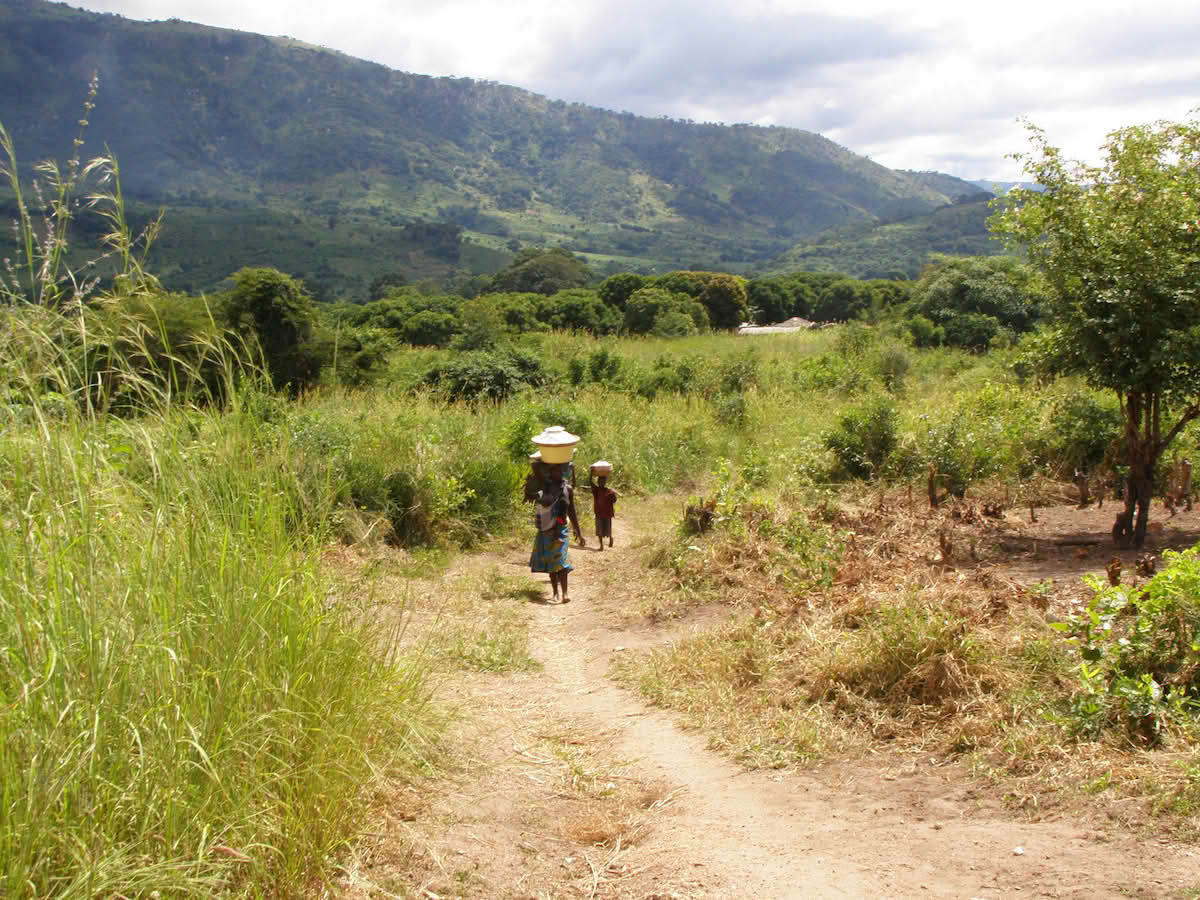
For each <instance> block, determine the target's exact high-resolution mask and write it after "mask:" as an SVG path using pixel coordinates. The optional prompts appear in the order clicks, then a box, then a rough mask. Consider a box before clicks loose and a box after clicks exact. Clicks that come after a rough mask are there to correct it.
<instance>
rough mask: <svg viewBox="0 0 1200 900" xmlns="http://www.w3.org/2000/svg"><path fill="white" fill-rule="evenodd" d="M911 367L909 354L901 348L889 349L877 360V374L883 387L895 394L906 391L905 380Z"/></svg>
mask: <svg viewBox="0 0 1200 900" xmlns="http://www.w3.org/2000/svg"><path fill="white" fill-rule="evenodd" d="M910 367H911V364H910V363H909V360H908V354H907V353H905V352H904V351H903V350H901V349H900V348H899V347H888V348H887V349H886V350H884V351H883V352H882V353H880V354H879V356H878V358H877V359H876V360H875V373H876V374H877V375H878V376H879V380H880V381H882V382H883V386H884V387H885V388H886V389H887V390H888V391H889V392H891V393H893V394H899V393H901V392H902V391H903V390H904V378H905V376H906V375H908V370H909V368H910Z"/></svg>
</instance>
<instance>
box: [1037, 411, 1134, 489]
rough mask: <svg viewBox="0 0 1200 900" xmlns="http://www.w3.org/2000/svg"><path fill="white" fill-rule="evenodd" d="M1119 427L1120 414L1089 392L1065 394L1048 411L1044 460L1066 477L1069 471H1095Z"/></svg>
mask: <svg viewBox="0 0 1200 900" xmlns="http://www.w3.org/2000/svg"><path fill="white" fill-rule="evenodd" d="M1121 428H1122V420H1121V411H1120V410H1119V409H1117V408H1116V407H1115V406H1108V405H1105V404H1103V403H1101V402H1100V401H1099V400H1098V399H1097V398H1096V395H1095V394H1092V393H1091V392H1089V391H1082V390H1080V391H1074V392H1072V393H1070V394H1067V395H1065V396H1063V397H1061V398H1059V399H1058V400H1057V401H1056V402H1055V404H1054V406H1053V408H1052V411H1051V424H1050V436H1049V441H1048V443H1049V446H1048V447H1047V448H1046V456H1047V460H1046V461H1047V462H1048V463H1050V464H1052V465H1056V466H1058V467H1060V469H1061V470H1062V471H1064V472H1066V473H1067V474H1070V472H1071V471H1072V470H1073V469H1080V470H1083V471H1087V470H1089V469H1092V468H1095V467H1096V466H1098V465H1100V464H1101V463H1102V462H1104V459H1105V456H1106V454H1107V453H1108V450H1109V448H1110V447H1111V446H1112V445H1113V443H1114V442H1116V441H1117V440H1119V439H1120V436H1121Z"/></svg>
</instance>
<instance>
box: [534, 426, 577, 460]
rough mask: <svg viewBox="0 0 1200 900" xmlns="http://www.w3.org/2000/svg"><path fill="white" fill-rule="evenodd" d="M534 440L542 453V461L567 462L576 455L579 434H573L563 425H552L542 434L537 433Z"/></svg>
mask: <svg viewBox="0 0 1200 900" xmlns="http://www.w3.org/2000/svg"><path fill="white" fill-rule="evenodd" d="M533 442H534V443H535V444H537V448H538V452H540V453H541V454H542V462H545V463H551V464H554V463H565V462H570V461H571V457H572V456H574V455H575V445H576V444H578V443H579V435H577V434H571V432H569V431H567V429H565V428H563V427H562V426H561V425H551V426H550V427H549V428H547V429H546V430H545V431H543V432H542V433H541V434H538V435H535V436H534V438H533Z"/></svg>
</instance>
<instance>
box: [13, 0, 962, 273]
mask: <svg viewBox="0 0 1200 900" xmlns="http://www.w3.org/2000/svg"><path fill="white" fill-rule="evenodd" d="M0 50H2V51H3V52H2V53H0V60H7V63H0V109H2V110H3V115H0V120H3V121H4V122H5V125H6V126H7V127H8V128H9V131H10V132H11V133H12V134H13V136H14V139H15V140H16V142H17V145H18V152H19V153H20V154H21V156H22V159H23V160H24V161H26V162H29V161H32V160H35V159H42V158H45V157H48V156H54V155H55V154H56V153H61V151H62V148H63V147H69V146H70V140H71V138H73V137H74V134H75V131H76V130H77V126H76V125H75V119H76V118H77V114H75V112H74V111H75V110H77V109H78V106H79V97H80V96H81V94H82V87H83V85H85V84H86V82H87V79H88V78H89V77H90V73H91V71H92V70H95V71H97V72H98V73H99V78H100V95H99V100H98V103H97V107H96V109H95V110H94V111H93V113H92V115H91V116H90V120H91V121H90V124H89V126H88V134H87V137H88V140H89V144H94V143H96V142H97V141H103V142H105V143H108V144H109V145H110V146H111V147H112V149H113V151H114V152H115V153H116V155H117V156H118V158H119V159H120V161H121V165H122V175H123V179H124V181H125V186H126V190H127V191H128V193H129V194H130V195H131V196H132V197H134V198H136V199H138V200H141V201H144V202H145V203H147V204H159V203H165V204H166V205H168V206H169V207H171V209H172V212H169V213H168V220H167V221H168V226H171V218H172V216H173V215H175V212H179V213H180V214H179V215H177V216H176V218H177V224H176V225H175V226H173V227H175V228H176V230H177V231H178V230H180V229H182V230H184V231H186V232H187V234H188V235H191V236H192V238H191V240H192V241H193V242H194V243H196V244H197V245H198V249H197V252H196V253H194V254H193V255H192V257H191V258H188V257H187V254H186V250H185V245H186V244H187V243H188V241H186V240H183V239H181V240H179V241H177V242H176V243H175V244H174V245H173V246H174V249H171V250H170V252H169V253H167V254H166V256H164V257H163V258H162V259H161V262H162V263H163V264H164V268H165V270H166V273H167V274H166V283H168V284H171V285H173V286H177V287H180V288H183V289H198V288H199V289H203V288H207V287H211V286H212V284H213V283H214V281H219V279H220V278H223V277H224V275H227V274H228V272H223V273H222V272H220V271H219V269H220V267H222V266H224V265H235V267H236V264H238V263H240V264H272V265H277V266H278V267H280V268H284V269H288V270H290V271H293V272H294V273H295V274H299V275H301V276H303V277H306V279H307V280H309V281H312V282H314V283H325V284H327V285H328V286H329V289H330V290H333V291H334V292H335V293H353V292H354V291H358V290H361V288H362V287H363V285H365V284H366V282H367V281H369V279H370V277H371V273H372V271H375V272H376V273H377V272H378V270H379V268H380V265H381V264H380V263H378V262H376V261H374V259H362V257H364V256H367V257H372V258H373V257H378V256H380V255H383V256H390V257H392V258H393V261H394V262H395V263H396V264H397V265H399V267H400V268H402V269H408V270H410V271H411V274H413V275H414V276H421V275H429V276H433V277H442V278H449V277H452V276H455V275H457V276H460V277H464V278H465V277H468V276H471V275H478V274H482V272H483V271H485V270H487V269H489V268H490V269H492V270H494V269H495V268H496V267H498V266H499V265H500V264H501V263H502V260H503V257H504V255H505V254H510V253H511V252H513V250H514V249H515V248H517V247H519V246H530V245H539V246H565V247H567V248H569V249H571V250H573V251H574V252H578V253H581V254H583V255H585V256H586V257H587V258H589V261H590V262H592V263H593V264H595V265H597V266H599V267H600V268H601V270H603V269H604V268H605V267H607V268H609V269H613V268H615V267H619V268H630V269H641V270H655V269H658V270H661V269H664V268H679V267H697V266H700V267H706V268H725V269H727V270H730V271H749V270H752V269H755V268H762V267H764V266H767V265H768V264H770V263H771V262H772V261H773V260H776V259H777V258H779V257H781V256H782V255H784V254H785V253H786V252H787V251H788V250H789V249H790V248H791V247H793V246H795V245H797V244H799V243H801V242H804V241H810V240H812V239H813V238H815V237H816V236H818V235H820V234H822V233H827V232H829V231H830V230H831V229H833V230H838V229H846V228H852V227H870V226H873V225H877V224H880V223H885V222H896V221H903V220H909V219H912V218H914V217H920V216H923V215H927V214H930V213H932V212H934V211H935V210H937V209H940V208H943V207H945V206H949V205H952V204H953V203H954V202H955V201H956V200H957V199H960V198H959V196H956V195H952V193H954V192H955V191H957V190H958V189H959V188H961V191H958V193H961V194H966V193H968V192H971V191H977V190H978V189H977V188H976V187H975V186H973V185H971V184H969V183H968V182H965V181H962V180H960V179H953V177H952V176H939V178H938V179H937V180H934V179H929V178H920V177H914V175H915V174H919V173H906V172H903V171H899V170H892V169H888V168H886V167H884V166H882V165H879V164H877V163H875V162H873V161H871V160H869V159H866V158H865V157H862V156H859V155H857V154H854V153H853V152H852V151H850V150H848V149H847V148H845V147H841V146H840V145H838V144H836V143H834V142H833V141H831V140H829V139H827V138H825V137H822V136H821V135H818V134H815V133H813V132H807V131H803V130H801V129H791V128H782V127H777V126H774V127H773V126H755V125H715V124H707V123H694V122H688V121H683V120H676V119H665V118H660V119H648V118H643V117H638V116H634V115H633V114H632V113H622V112H613V111H609V110H602V109H599V108H597V107H591V106H587V105H585V104H578V103H566V102H565V101H561V100H554V99H551V98H549V97H545V96H543V95H540V94H535V93H533V92H530V91H525V90H523V89H521V88H516V87H511V86H508V85H502V84H498V83H496V82H490V81H477V80H475V79H469V78H454V77H434V76H428V75H420V74H416V73H408V72H401V71H399V70H394V69H389V68H387V67H386V66H383V65H381V64H379V63H373V62H368V61H364V60H358V59H355V58H354V57H351V56H349V55H347V54H344V53H342V52H340V51H337V50H331V49H328V48H324V47H315V46H313V45H311V44H306V43H304V42H301V41H297V40H295V39H292V38H288V37H268V36H264V35H258V34H253V33H251V32H241V31H234V30H231V29H220V28H213V27H210V26H204V25H197V24H194V23H188V22H182V21H179V20H170V19H169V20H164V21H159V22H137V21H134V20H130V19H126V18H124V17H121V16H117V15H114V14H111V13H93V12H88V11H84V10H77V9H74V8H72V7H70V6H68V5H66V4H58V3H49V2H46V0H10V2H9V3H8V4H6V5H5V6H4V7H0ZM47 72H53V73H55V75H54V76H53V77H52V78H47V77H46V74H45V73H47ZM946 179H950V180H949V181H947V180H946ZM947 188H950V189H951V192H950V193H948V192H947ZM235 210H236V212H237V217H240V219H241V220H244V221H245V222H246V223H247V224H246V227H247V228H248V229H250V228H252V224H253V220H254V218H255V216H256V215H257V216H258V217H259V218H260V219H261V221H260V222H259V223H258V226H257V227H258V229H259V231H260V232H261V233H262V234H261V235H260V236H265V235H267V234H270V233H272V232H274V233H279V231H280V230H281V229H287V228H288V227H294V228H295V229H296V230H297V241H298V246H296V247H291V246H290V245H288V240H284V241H283V242H282V243H283V244H284V245H288V246H286V247H283V248H282V249H280V251H279V252H278V253H277V254H276V255H275V258H274V259H268V258H265V257H270V256H271V254H270V253H269V252H267V251H266V250H264V249H259V250H257V251H256V252H255V253H253V254H251V253H243V254H239V253H236V252H232V253H231V252H227V251H224V250H222V251H219V252H218V250H217V249H215V248H214V247H213V246H212V241H211V240H208V239H206V238H204V236H203V232H204V228H205V226H204V221H205V213H207V214H208V215H209V218H210V220H211V222H212V223H214V224H212V225H211V226H210V228H218V229H219V228H220V227H221V225H220V223H221V222H222V221H224V220H225V219H228V218H230V216H231V215H232V212H233V211H235ZM226 214H230V215H226ZM422 223H424V224H436V223H440V224H445V225H451V226H454V227H457V228H459V229H461V230H462V235H463V236H464V238H465V241H464V244H463V248H464V250H465V251H466V253H465V256H464V255H460V256H459V257H458V258H454V259H451V258H448V257H447V256H446V254H444V253H443V254H442V255H441V256H438V254H436V253H429V252H427V249H428V248H423V247H422V246H421V244H420V241H414V240H410V239H409V238H412V234H413V232H412V226H414V225H419V224H422ZM185 224H186V227H185ZM405 229H408V238H405V237H404V233H405ZM195 235H199V236H198V237H196V236H195ZM243 243H245V244H247V245H253V244H256V243H257V244H262V243H263V241H256V240H246V241H243ZM468 244H470V245H471V246H469V247H468V246H467V245H468ZM199 245H202V246H199ZM168 249H169V248H168ZM380 251H382V253H381V252H380ZM206 254H207V256H215V257H218V258H217V259H214V260H213V261H212V262H211V263H204V262H203V259H205V258H206ZM910 268H911V267H910Z"/></svg>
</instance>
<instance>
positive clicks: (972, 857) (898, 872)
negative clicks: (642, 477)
mask: <svg viewBox="0 0 1200 900" xmlns="http://www.w3.org/2000/svg"><path fill="white" fill-rule="evenodd" d="M1116 512H1117V509H1116V507H1115V505H1113V504H1106V506H1105V508H1104V509H1103V510H1095V509H1092V510H1083V511H1080V510H1075V509H1073V508H1070V507H1063V508H1056V509H1042V510H1038V511H1037V515H1038V522H1037V523H1032V522H1029V521H1028V511H1026V519H1025V521H1021V520H1020V519H1019V518H1018V517H1014V518H1013V519H1012V521H1011V522H1010V523H1005V529H1004V530H1005V531H1006V533H1008V532H1010V533H1011V540H1012V542H1013V544H1012V547H1011V548H1010V550H1011V553H1012V561H1011V562H1012V573H1013V575H1014V576H1020V577H1021V578H1023V579H1024V580H1026V581H1028V582H1032V581H1037V580H1041V579H1045V578H1055V579H1076V578H1077V577H1078V575H1079V573H1080V572H1082V571H1096V572H1102V571H1103V567H1104V565H1105V564H1106V563H1107V562H1108V561H1109V559H1110V558H1111V556H1112V555H1114V554H1113V551H1112V548H1111V543H1109V542H1108V541H1107V529H1108V528H1109V527H1110V526H1111V521H1112V517H1113V515H1115V514H1116ZM1158 518H1160V519H1161V518H1163V517H1162V516H1158ZM1009 526H1011V527H1009ZM634 529H636V525H634V526H630V525H629V524H628V523H627V522H626V521H625V520H624V519H621V518H618V519H617V520H616V528H615V536H616V543H617V546H616V547H615V548H614V549H613V550H611V551H610V550H606V551H604V553H603V554H600V553H598V552H596V551H595V549H594V544H595V539H594V538H592V539H591V542H592V545H593V547H592V548H590V549H586V550H572V556H573V560H574V562H575V565H576V573H575V574H574V575H573V577H572V583H571V593H572V602H571V603H570V604H569V605H561V604H559V605H555V604H551V603H550V602H549V590H548V586H546V589H545V590H544V591H543V594H542V596H540V597H538V598H537V599H535V600H531V602H530V603H529V612H530V615H531V617H532V639H531V648H530V649H531V652H532V655H533V656H534V657H536V658H537V659H538V660H539V661H540V662H541V664H542V669H541V671H536V672H526V673H517V674H507V675H495V674H467V675H456V676H453V677H451V678H449V679H448V680H447V681H446V682H445V684H444V685H443V686H442V698H443V700H444V701H446V702H449V703H451V704H453V705H455V706H456V707H457V708H458V709H459V710H460V712H461V713H462V715H461V716H460V717H459V720H458V723H457V725H456V726H455V729H454V731H453V733H452V736H451V742H452V744H453V745H454V746H457V747H460V748H463V750H462V751H461V755H460V757H459V758H458V762H457V763H456V765H455V766H454V767H453V769H452V771H450V772H449V773H448V774H447V775H446V776H445V777H444V778H443V779H441V780H440V781H439V782H438V783H437V784H436V785H435V786H434V789H433V790H429V788H428V785H426V786H425V787H424V788H422V789H420V790H418V789H416V788H397V789H395V790H394V791H393V792H391V793H389V792H388V791H386V790H385V791H382V792H381V794H380V796H379V798H378V814H377V816H376V821H375V827H374V828H373V830H372V833H371V835H369V836H368V839H367V840H365V841H364V842H363V843H362V844H361V846H359V847H357V848H356V850H355V851H354V853H353V854H352V856H351V857H350V858H349V859H348V860H347V863H346V867H345V876H344V878H343V879H342V880H341V882H340V883H339V885H338V886H337V888H336V890H335V891H334V892H333V895H335V896H341V897H356V898H357V897H424V898H430V900H437V898H449V897H478V898H514V900H515V898H529V900H540V898H593V897H608V898H642V900H652V898H661V900H665V898H761V900H772V898H857V897H889V898H893V897H894V898H909V897H912V898H926V897H947V898H963V900H970V898H975V900H984V898H987V900H999V898H1011V897H1064V898H1066V897H1073V898H1109V897H1113V898H1116V897H1142V898H1182V897H1197V896H1200V848H1197V847H1194V846H1189V845H1180V844H1176V843H1172V842H1171V841H1170V840H1168V839H1165V838H1161V839H1160V838H1156V837H1150V838H1146V837H1145V836H1144V835H1143V836H1140V837H1137V836H1133V835H1131V834H1129V833H1128V832H1127V831H1126V830H1125V829H1124V828H1123V827H1122V826H1121V825H1120V824H1119V821H1118V820H1117V819H1115V818H1106V817H1103V816H1100V815H1096V814H1092V815H1089V814H1088V813H1087V811H1086V810H1076V811H1075V812H1074V813H1071V814H1066V813H1057V812H1056V813H1051V814H1045V815H1043V816H1038V815H1030V814H1028V813H1021V812H1019V811H1014V810H1013V808H1012V804H1006V803H1005V802H1004V799H1003V798H1002V797H1000V796H997V795H996V792H995V788H994V787H992V786H990V785H988V784H986V783H980V782H979V781H977V780H975V779H973V778H971V777H970V775H969V774H968V773H966V772H965V771H963V770H962V769H961V768H960V767H959V766H958V765H957V764H955V763H952V762H948V761H946V760H943V759H939V758H936V757H930V756H914V755H890V754H886V755H878V756H872V757H868V758H867V759H865V760H853V761H831V762H829V763H827V764H824V765H822V766H819V767H817V768H813V769H805V770H802V771H786V772H765V771H745V770H744V769H742V768H741V767H739V766H738V765H736V764H733V763H731V762H729V761H728V760H726V759H724V758H722V757H721V756H719V755H717V754H716V753H714V752H712V751H710V750H709V749H707V747H706V742H705V738H704V736H703V735H701V734H698V733H695V732H689V731H685V730H681V729H680V728H679V727H677V725H676V724H675V723H674V721H673V720H672V718H671V716H670V715H669V714H667V713H664V712H662V711H659V710H656V709H653V708H650V707H647V706H646V705H645V704H644V703H643V702H642V700H641V699H640V698H639V697H638V696H636V695H633V694H631V693H629V692H627V691H625V690H623V689H622V688H619V687H617V686H616V685H614V684H613V683H612V682H611V681H610V680H608V679H607V677H606V672H607V670H608V667H609V664H610V661H611V660H612V659H613V658H614V656H615V655H618V654H622V653H628V652H633V651H636V650H638V649H642V648H646V647H650V646H654V645H657V644H660V643H663V642H667V641H671V640H673V639H676V638H678V636H679V635H680V626H678V625H675V626H671V625H665V626H658V625H648V624H647V623H646V622H645V621H644V620H636V619H632V618H630V617H628V615H626V611H627V610H628V608H629V598H630V595H631V594H632V593H634V592H636V591H638V590H641V589H642V588H641V587H640V585H641V584H642V583H643V582H644V579H643V578H639V571H640V566H641V562H640V554H638V553H637V551H636V549H634V548H632V547H631V546H630V544H631V543H633V542H636V539H637V535H636V534H634V533H631V532H632V531H633V530H634ZM1198 534H1200V512H1197V513H1195V514H1190V513H1189V514H1181V515H1180V516H1178V517H1175V518H1174V519H1171V520H1169V521H1166V522H1164V525H1163V527H1162V528H1161V529H1155V530H1154V531H1153V532H1152V534H1151V540H1152V542H1154V547H1153V549H1155V550H1159V549H1161V548H1162V547H1163V546H1168V545H1171V544H1177V545H1180V546H1182V545H1185V544H1187V543H1188V542H1189V541H1190V542H1194V541H1195V539H1196V537H1197V535H1198ZM1125 555H1127V556H1129V560H1128V564H1129V566H1130V567H1132V565H1133V558H1134V556H1135V555H1136V554H1132V553H1128V554H1125ZM527 559H528V550H527V548H525V547H524V545H518V544H510V545H508V546H506V547H505V548H503V549H501V550H494V551H490V552H488V553H485V554H482V555H480V556H477V557H472V558H468V559H464V560H462V561H461V562H460V564H459V565H458V566H457V567H456V569H455V570H454V571H452V572H451V573H450V574H449V575H448V576H447V578H446V579H445V580H444V582H443V584H446V585H451V586H452V585H453V583H454V579H455V578H456V577H461V576H462V575H463V574H464V573H466V572H470V571H477V570H478V569H479V568H480V567H481V566H492V565H494V566H496V567H497V568H498V570H499V571H500V573H501V574H503V575H506V576H522V577H525V578H528V577H529V575H528V570H527ZM539 578H543V579H544V576H539ZM537 583H540V584H545V582H544V581H541V582H537ZM687 627H695V626H684V628H685V629H686V628H687Z"/></svg>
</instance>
